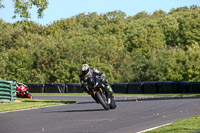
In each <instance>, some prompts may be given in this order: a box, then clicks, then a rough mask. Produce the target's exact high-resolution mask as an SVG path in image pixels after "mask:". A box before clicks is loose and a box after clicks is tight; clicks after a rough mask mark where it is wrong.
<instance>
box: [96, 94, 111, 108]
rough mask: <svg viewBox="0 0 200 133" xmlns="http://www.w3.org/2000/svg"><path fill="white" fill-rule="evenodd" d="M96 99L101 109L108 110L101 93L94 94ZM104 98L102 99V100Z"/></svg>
mask: <svg viewBox="0 0 200 133" xmlns="http://www.w3.org/2000/svg"><path fill="white" fill-rule="evenodd" d="M96 97H97V98H98V101H99V102H100V103H101V105H102V106H103V108H104V109H105V110H109V109H110V108H109V104H108V103H107V101H106V99H105V97H106V96H104V95H103V94H102V93H101V92H99V91H97V92H96ZM103 97H104V98H103Z"/></svg>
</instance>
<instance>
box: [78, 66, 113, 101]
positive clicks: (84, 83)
mask: <svg viewBox="0 0 200 133" xmlns="http://www.w3.org/2000/svg"><path fill="white" fill-rule="evenodd" d="M81 71H82V74H81V75H80V82H81V86H82V88H83V90H84V91H86V89H85V87H86V86H87V79H88V78H89V77H90V76H91V74H95V75H96V76H97V77H98V78H99V79H100V80H101V82H102V83H103V84H104V85H105V87H104V88H103V89H104V91H106V92H107V94H108V99H109V100H111V99H113V98H114V96H113V91H112V88H111V87H110V85H109V84H108V80H107V79H106V78H105V74H104V73H103V72H100V71H99V70H98V69H96V68H90V67H89V65H88V64H83V65H82V66H81ZM109 102H110V101H109Z"/></svg>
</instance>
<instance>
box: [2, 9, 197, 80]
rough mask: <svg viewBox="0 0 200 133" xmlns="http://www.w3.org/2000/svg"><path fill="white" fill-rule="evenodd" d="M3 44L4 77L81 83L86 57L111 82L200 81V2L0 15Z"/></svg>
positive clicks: (6, 78) (86, 61)
mask: <svg viewBox="0 0 200 133" xmlns="http://www.w3.org/2000/svg"><path fill="white" fill-rule="evenodd" d="M0 46H1V48H0V64H1V67H0V79H3V80H17V81H20V82H24V83H49V82H54V83H79V74H80V72H81V71H80V67H81V65H82V64H84V63H87V64H89V65H90V66H91V67H95V68H97V69H99V70H100V71H102V72H104V73H105V74H106V77H107V79H108V80H109V82H110V83H122V82H140V81H169V80H172V81H200V7H199V6H196V5H193V6H191V7H180V8H176V9H175V8H173V9H171V11H170V12H168V13H166V12H164V11H162V10H159V11H155V12H154V13H153V14H148V13H147V12H139V13H137V14H136V15H134V16H127V15H126V14H125V13H124V12H122V11H113V12H108V13H105V14H97V13H96V12H92V13H88V14H85V13H81V14H78V15H76V16H73V17H71V18H67V19H61V20H57V21H55V22H53V23H52V24H49V25H45V26H42V25H39V24H37V23H35V22H32V21H28V20H24V21H21V22H16V23H7V22H5V21H4V20H2V19H0Z"/></svg>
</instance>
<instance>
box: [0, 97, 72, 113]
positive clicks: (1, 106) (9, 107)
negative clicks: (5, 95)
mask: <svg viewBox="0 0 200 133" xmlns="http://www.w3.org/2000/svg"><path fill="white" fill-rule="evenodd" d="M70 103H75V101H57V100H56V101H55V100H39V99H25V98H17V100H16V101H15V102H12V103H0V112H9V111H15V110H22V109H31V108H40V107H47V106H52V105H61V104H70Z"/></svg>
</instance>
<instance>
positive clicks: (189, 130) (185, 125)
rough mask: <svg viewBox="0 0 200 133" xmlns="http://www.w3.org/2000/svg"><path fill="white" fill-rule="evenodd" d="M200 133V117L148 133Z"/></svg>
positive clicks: (177, 122)
mask: <svg viewBox="0 0 200 133" xmlns="http://www.w3.org/2000/svg"><path fill="white" fill-rule="evenodd" d="M197 132H200V115H198V116H195V117H191V118H188V119H185V120H179V121H176V122H174V123H172V124H170V125H168V126H164V127H160V128H157V129H155V130H152V131H148V132H146V133H197Z"/></svg>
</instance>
